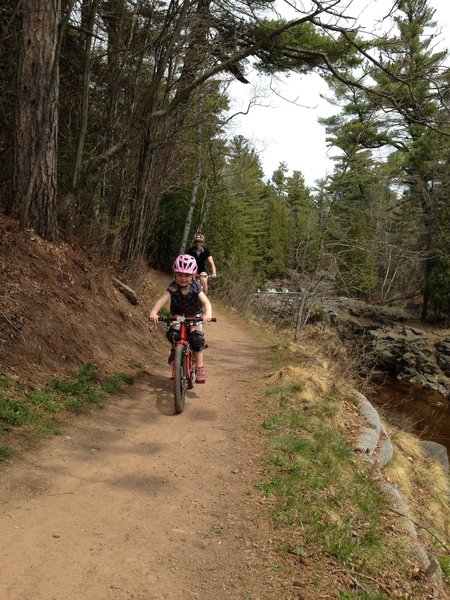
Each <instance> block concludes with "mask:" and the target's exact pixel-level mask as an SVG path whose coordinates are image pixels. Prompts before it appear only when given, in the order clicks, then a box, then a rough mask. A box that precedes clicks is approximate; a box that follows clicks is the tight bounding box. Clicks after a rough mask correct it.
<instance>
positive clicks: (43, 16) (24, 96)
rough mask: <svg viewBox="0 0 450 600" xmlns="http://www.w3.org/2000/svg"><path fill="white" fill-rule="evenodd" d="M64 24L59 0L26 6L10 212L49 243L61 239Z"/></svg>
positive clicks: (27, 1)
mask: <svg viewBox="0 0 450 600" xmlns="http://www.w3.org/2000/svg"><path fill="white" fill-rule="evenodd" d="M60 23H61V0H23V4H22V39H21V45H20V53H19V67H18V75H17V101H16V120H15V154H14V176H13V206H12V209H13V210H12V212H13V214H15V215H16V216H18V217H19V218H20V220H21V224H22V226H23V227H27V228H31V229H34V230H35V231H36V233H38V234H39V235H41V236H43V237H46V238H47V239H50V240H53V239H55V238H56V236H57V227H56V190H57V181H56V177H57V173H56V151H57V133H58V109H57V104H58V92H59V70H58V59H59V51H60V47H61V38H62V32H61V30H60ZM58 33H59V35H58Z"/></svg>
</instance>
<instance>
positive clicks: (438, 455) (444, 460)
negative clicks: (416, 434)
mask: <svg viewBox="0 0 450 600" xmlns="http://www.w3.org/2000/svg"><path fill="white" fill-rule="evenodd" d="M420 445H421V446H422V448H423V449H424V450H425V452H426V453H427V454H428V456H431V458H434V460H436V462H438V463H439V464H440V465H442V467H443V469H444V471H445V472H446V473H447V475H448V473H449V461H448V454H447V448H446V447H445V446H443V445H442V444H438V443H437V442H429V441H428V440H421V442H420Z"/></svg>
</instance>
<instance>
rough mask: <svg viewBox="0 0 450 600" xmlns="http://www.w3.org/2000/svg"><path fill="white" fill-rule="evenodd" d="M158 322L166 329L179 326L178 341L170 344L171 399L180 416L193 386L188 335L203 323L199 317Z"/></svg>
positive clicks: (193, 366) (192, 358)
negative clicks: (176, 324) (171, 356)
mask: <svg viewBox="0 0 450 600" xmlns="http://www.w3.org/2000/svg"><path fill="white" fill-rule="evenodd" d="M158 321H159V322H161V323H165V324H166V325H167V326H168V327H170V326H171V325H173V324H174V323H178V324H179V325H180V328H179V330H178V332H179V336H177V338H178V339H177V341H175V342H173V343H172V353H173V364H172V379H173V399H174V403H175V412H176V413H177V414H180V413H182V412H183V410H184V406H185V403H186V390H187V389H190V390H191V389H192V388H193V387H194V384H195V354H194V351H193V350H192V348H191V345H190V343H189V334H190V331H191V327H192V326H194V325H204V321H203V318H202V316H201V315H197V316H195V317H183V316H178V315H173V316H169V317H158ZM211 321H214V322H215V321H216V319H215V318H213V319H211Z"/></svg>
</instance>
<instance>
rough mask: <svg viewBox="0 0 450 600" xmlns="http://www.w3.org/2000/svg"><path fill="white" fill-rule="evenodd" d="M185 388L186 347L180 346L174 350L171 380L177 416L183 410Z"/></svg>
mask: <svg viewBox="0 0 450 600" xmlns="http://www.w3.org/2000/svg"><path fill="white" fill-rule="evenodd" d="M186 387H187V379H186V346H184V345H183V344H180V345H179V346H177V347H176V348H175V374H174V378H173V397H174V401H175V412H176V413H177V414H180V413H182V412H183V410H184V404H185V396H186Z"/></svg>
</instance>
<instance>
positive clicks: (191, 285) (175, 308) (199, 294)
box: [150, 254, 212, 383]
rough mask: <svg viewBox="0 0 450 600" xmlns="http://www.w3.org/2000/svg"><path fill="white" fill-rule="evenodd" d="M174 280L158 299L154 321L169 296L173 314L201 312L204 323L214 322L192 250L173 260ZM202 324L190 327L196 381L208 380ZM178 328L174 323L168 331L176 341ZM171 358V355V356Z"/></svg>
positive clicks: (152, 319)
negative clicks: (205, 367) (204, 363)
mask: <svg viewBox="0 0 450 600" xmlns="http://www.w3.org/2000/svg"><path fill="white" fill-rule="evenodd" d="M173 272H174V276H175V280H174V281H172V282H171V283H170V284H169V287H168V288H167V290H166V291H165V292H164V294H163V295H162V296H161V297H160V298H159V299H158V300H157V301H156V302H155V304H154V306H153V308H152V310H151V312H150V320H151V321H152V323H157V322H158V312H159V311H160V310H161V308H162V307H163V306H164V304H166V302H169V300H170V314H171V315H179V316H184V317H194V316H196V315H201V316H202V320H203V321H204V322H205V323H210V322H211V315H212V307H211V302H210V301H209V300H208V298H207V296H206V294H205V293H204V292H203V290H202V286H201V284H200V282H199V281H198V280H197V279H195V275H196V274H197V263H196V261H195V258H194V257H192V256H190V255H189V254H182V255H181V256H178V257H177V258H176V259H175V262H174V263H173ZM202 329H203V326H202V325H201V324H200V325H193V326H192V327H191V330H190V336H189V343H190V345H191V348H192V349H193V350H194V353H195V360H196V369H195V376H196V381H197V383H205V381H206V376H205V369H204V366H203V347H204V345H205V336H204V334H203V331H202ZM177 333H178V332H177V330H176V329H175V328H174V327H171V328H170V329H169V330H168V332H167V338H168V340H169V341H170V342H172V343H174V342H176V341H177ZM169 360H170V358H169Z"/></svg>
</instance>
